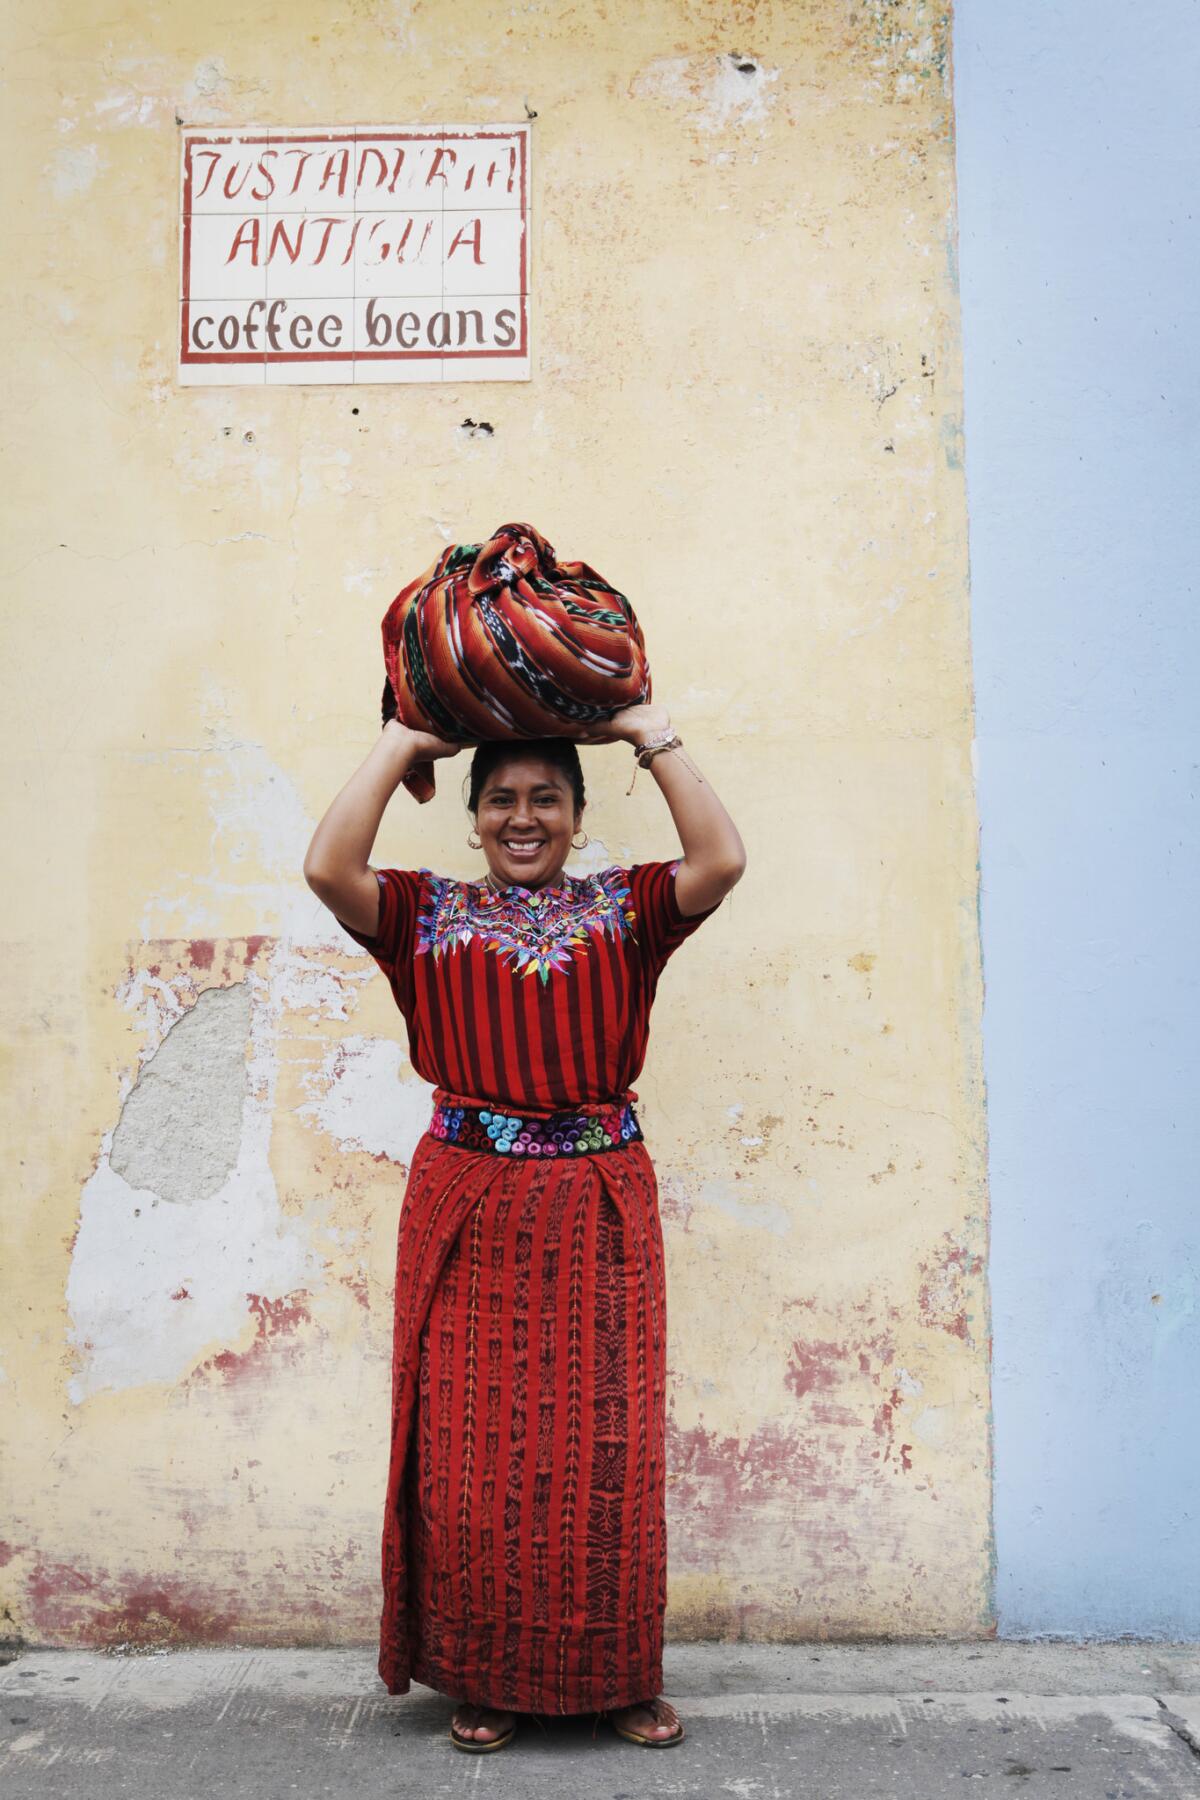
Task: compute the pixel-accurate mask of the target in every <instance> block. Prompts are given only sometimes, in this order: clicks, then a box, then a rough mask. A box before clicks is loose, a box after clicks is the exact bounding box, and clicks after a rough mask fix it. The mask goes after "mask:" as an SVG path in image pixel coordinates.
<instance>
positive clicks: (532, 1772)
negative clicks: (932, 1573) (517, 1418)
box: [0, 1641, 1200, 1800]
mask: <svg viewBox="0 0 1200 1800" xmlns="http://www.w3.org/2000/svg"><path fill="white" fill-rule="evenodd" d="M663 1691H664V1693H665V1694H666V1695H667V1697H668V1698H669V1699H670V1700H671V1701H672V1702H673V1703H674V1705H675V1707H676V1709H677V1711H678V1713H679V1715H680V1717H681V1719H682V1720H683V1722H684V1725H685V1728H686V1731H687V1737H686V1739H685V1740H684V1742H683V1743H682V1744H680V1745H678V1746H677V1747H675V1748H673V1749H666V1750H644V1749H641V1748H639V1746H637V1745H636V1744H629V1743H626V1742H624V1741H623V1740H622V1739H620V1738H618V1737H617V1736H616V1734H615V1733H614V1732H613V1731H612V1729H611V1727H610V1726H608V1725H607V1724H606V1723H605V1722H604V1721H601V1722H600V1725H599V1727H598V1728H595V1723H596V1722H595V1718H594V1715H592V1714H588V1715H587V1716H586V1717H578V1716H577V1717H570V1718H561V1717H559V1718H555V1717H548V1716H546V1715H541V1716H539V1717H536V1718H535V1717H533V1716H531V1715H523V1716H522V1717H521V1719H520V1722H519V1729H518V1734H517V1737H516V1739H515V1740H514V1741H513V1743H512V1744H510V1745H509V1747H508V1748H507V1749H505V1750H501V1751H498V1752H493V1753H492V1754H491V1755H486V1756H471V1755H466V1754H464V1753H463V1752H461V1751H458V1750H456V1749H454V1747H453V1746H452V1745H451V1743H450V1741H449V1738H448V1737H447V1731H448V1728H449V1722H450V1714H451V1712H452V1711H453V1703H452V1702H451V1701H450V1700H448V1699H447V1698H446V1697H445V1696H444V1695H441V1694H437V1693H434V1692H433V1691H432V1690H431V1689H429V1688H424V1687H417V1686H414V1687H413V1689H412V1691H411V1692H410V1693H408V1694H404V1695H398V1696H391V1695H388V1694H387V1693H385V1692H384V1690H383V1686H382V1683H381V1682H380V1681H379V1679H378V1676H377V1675H376V1673H375V1656H374V1651H373V1650H372V1649H361V1650H358V1649H354V1650H255V1649H252V1648H246V1649H241V1648H234V1649H227V1650H152V1651H150V1652H148V1653H147V1652H145V1651H136V1650H135V1649H134V1648H133V1647H129V1648H128V1649H127V1650H124V1651H122V1650H118V1651H117V1652H115V1653H108V1652H98V1651H97V1652H90V1651H87V1652H85V1651H71V1650H36V1651H28V1652H25V1653H22V1654H19V1655H17V1656H16V1657H15V1658H14V1660H13V1661H11V1662H10V1663H8V1664H7V1665H6V1666H4V1667H0V1795H3V1797H4V1800H43V1796H50V1795H53V1796H54V1800H116V1797H117V1796H120V1797H122V1800H125V1797H129V1800H225V1797H226V1796H233V1795H237V1796H238V1797H239V1800H318V1797H321V1800H324V1797H325V1796H339V1797H340V1796H346V1797H347V1800H351V1797H352V1800H383V1797H384V1796H387V1797H389V1800H390V1797H392V1796H404V1797H405V1800H408V1797H409V1796H411V1797H412V1800H442V1797H443V1796H457V1795H470V1796H472V1797H476V1796H479V1795H489V1796H491V1795H497V1796H505V1797H506V1800H507V1797H508V1796H513V1800H590V1797H591V1796H603V1800H649V1797H650V1796H656V1795H662V1796H664V1797H666V1796H670V1800H691V1797H692V1796H695V1797H696V1800H723V1797H724V1796H727V1795H728V1796H733V1797H734V1800H800V1797H801V1796H804V1797H805V1800H893V1797H899V1796H903V1797H905V1800H908V1797H909V1796H912V1797H913V1800H943V1797H944V1796H949V1795H954V1796H956V1800H964V1797H965V1796H971V1795H975V1794H983V1795H986V1794H993V1795H1001V1796H1005V1797H1007V1796H1010V1795H1016V1794H1020V1795H1021V1796H1023V1797H1024V1796H1038V1797H1039V1800H1041V1796H1051V1795H1052V1796H1054V1800H1076V1797H1078V1800H1085V1797H1086V1800H1146V1797H1147V1796H1155V1795H1164V1796H1165V1795H1169V1796H1172V1797H1175V1796H1188V1800H1196V1797H1198V1796H1200V1645H1196V1644H1164V1643H1157V1642H1155V1643H1128V1642H1123V1643H1119V1644H1079V1643H1070V1644H1041V1643H1038V1644H1017V1643H997V1642H994V1641H988V1642H983V1643H980V1642H967V1643H951V1644H946V1643H938V1644H811V1643H810V1644H761V1645H760V1644H675V1645H672V1644H668V1645H667V1648H666V1656H665V1686H664V1690H663ZM594 1728H595V1729H594Z"/></svg>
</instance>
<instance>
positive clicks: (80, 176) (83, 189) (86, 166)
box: [45, 144, 100, 200]
mask: <svg viewBox="0 0 1200 1800" xmlns="http://www.w3.org/2000/svg"><path fill="white" fill-rule="evenodd" d="M99 171H100V152H99V150H98V149H97V148H96V145H95V144H66V145H64V146H63V148H62V149H61V150H56V151H55V153H54V156H53V158H52V160H51V161H50V162H48V163H47V164H46V165H45V173H46V177H47V179H48V180H49V182H50V190H51V192H52V193H53V195H54V198H55V199H56V200H78V199H79V198H80V196H81V195H83V194H86V193H87V192H88V191H89V189H90V188H91V186H92V183H93V182H94V181H95V179H96V176H97V175H98V173H99Z"/></svg>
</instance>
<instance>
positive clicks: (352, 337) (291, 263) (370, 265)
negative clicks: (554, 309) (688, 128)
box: [179, 125, 530, 385]
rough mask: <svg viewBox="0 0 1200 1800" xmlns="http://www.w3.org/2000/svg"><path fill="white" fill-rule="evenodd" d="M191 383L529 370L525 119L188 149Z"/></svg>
mask: <svg viewBox="0 0 1200 1800" xmlns="http://www.w3.org/2000/svg"><path fill="white" fill-rule="evenodd" d="M182 151H183V156H182V172H181V182H182V234H181V246H182V248H181V258H180V301H179V379H180V381H181V382H185V383H207V384H211V385H223V384H228V383H233V382H237V383H241V382H265V381H269V382H290V383H297V382H344V383H351V382H353V383H360V382H364V381H464V380H468V381H524V380H527V379H528V377H529V372H530V371H529V251H528V243H529V237H528V228H529V127H528V125H494V126H486V127H483V126H473V125H463V126H453V125H422V126H403V125H398V126H394V127H392V126H389V127H379V128H372V129H368V128H366V127H362V126H360V127H346V128H342V129H340V130H334V129H320V130H308V131H285V130H274V129H270V128H262V129H259V128H250V127H247V128H245V129H242V130H239V131H236V132H230V131H227V130H202V129H193V128H187V129H185V130H184V133H183V146H182Z"/></svg>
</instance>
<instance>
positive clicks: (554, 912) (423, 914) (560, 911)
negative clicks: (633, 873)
mask: <svg viewBox="0 0 1200 1800" xmlns="http://www.w3.org/2000/svg"><path fill="white" fill-rule="evenodd" d="M422 873H423V874H424V875H426V876H427V877H428V885H427V891H426V899H425V903H424V905H423V906H422V907H421V908H420V910H419V912H418V916H417V944H416V949H417V954H418V955H420V954H421V953H423V952H425V953H429V954H432V955H433V957H434V958H435V959H436V958H437V957H440V956H443V955H445V954H446V953H447V952H449V951H453V950H456V949H460V948H462V947H464V946H466V945H467V944H469V943H470V942H471V940H472V939H473V938H475V939H478V940H479V942H480V943H481V944H482V945H483V948H484V949H485V950H489V951H494V952H496V953H497V954H498V955H499V956H500V958H501V960H502V961H505V962H508V963H509V964H510V966H511V967H512V969H513V972H514V973H515V974H518V975H522V976H529V975H535V974H536V975H537V976H538V977H539V979H540V980H541V981H542V982H543V984H544V983H545V982H547V981H548V980H549V979H550V973H551V970H553V969H558V970H561V971H563V972H569V971H570V969H571V966H572V964H573V963H574V962H575V961H576V960H577V958H578V957H579V956H581V955H584V956H586V954H587V952H588V947H589V943H590V939H591V935H592V933H593V932H599V933H600V934H601V935H602V936H609V937H613V938H617V937H621V936H625V935H630V934H631V933H632V930H633V927H634V925H635V924H636V916H635V914H634V911H633V908H632V907H631V905H630V901H629V893H630V890H629V883H628V881H627V880H626V878H625V873H624V871H623V870H621V869H619V868H611V869H603V870H601V871H600V872H599V873H598V874H595V875H588V876H584V877H582V878H579V877H576V876H571V875H568V876H567V877H566V878H565V880H564V881H563V882H562V883H561V884H560V885H558V886H555V887H545V888H528V887H525V886H523V885H522V883H520V882H512V883H511V884H510V885H509V886H508V887H506V888H503V889H500V890H496V889H494V888H490V887H488V885H487V883H486V882H480V881H462V880H458V879H456V878H455V877H454V876H450V875H435V874H434V873H433V871H432V870H430V869H425V870H422ZM543 895H544V896H545V904H544V905H543V904H540V901H541V898H542V896H543Z"/></svg>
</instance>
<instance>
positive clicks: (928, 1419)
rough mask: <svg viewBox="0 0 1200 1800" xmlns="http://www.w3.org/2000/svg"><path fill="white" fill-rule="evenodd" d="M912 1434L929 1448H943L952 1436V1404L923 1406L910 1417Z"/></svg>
mask: <svg viewBox="0 0 1200 1800" xmlns="http://www.w3.org/2000/svg"><path fill="white" fill-rule="evenodd" d="M912 1433H913V1436H914V1437H915V1438H916V1439H917V1440H918V1441H919V1442H920V1443H922V1444H925V1445H927V1446H928V1448H929V1449H930V1450H944V1449H945V1448H946V1447H947V1445H948V1444H949V1443H950V1442H951V1440H952V1438H953V1436H954V1408H953V1407H952V1406H923V1407H922V1408H921V1410H920V1412H919V1413H914V1414H913V1418H912Z"/></svg>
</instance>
